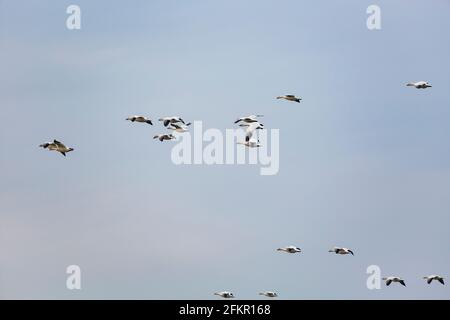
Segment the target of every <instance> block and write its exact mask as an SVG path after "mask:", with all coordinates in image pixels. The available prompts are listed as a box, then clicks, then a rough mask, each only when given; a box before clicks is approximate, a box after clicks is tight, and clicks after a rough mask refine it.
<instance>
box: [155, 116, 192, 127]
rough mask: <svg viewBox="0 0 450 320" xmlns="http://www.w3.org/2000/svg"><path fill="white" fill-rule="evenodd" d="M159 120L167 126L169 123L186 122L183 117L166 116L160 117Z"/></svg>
mask: <svg viewBox="0 0 450 320" xmlns="http://www.w3.org/2000/svg"><path fill="white" fill-rule="evenodd" d="M159 121H162V122H163V124H164V127H167V126H168V125H169V123H177V122H181V123H182V124H186V123H185V122H184V120H183V119H181V118H180V117H164V118H160V119H159Z"/></svg>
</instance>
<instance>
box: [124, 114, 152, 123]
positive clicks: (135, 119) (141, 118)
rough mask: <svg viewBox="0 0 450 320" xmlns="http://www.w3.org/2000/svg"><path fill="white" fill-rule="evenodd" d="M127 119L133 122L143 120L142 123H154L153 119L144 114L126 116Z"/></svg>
mask: <svg viewBox="0 0 450 320" xmlns="http://www.w3.org/2000/svg"><path fill="white" fill-rule="evenodd" d="M125 120H129V121H131V122H135V121H136V122H141V123H148V124H151V125H153V122H152V120H150V119H148V118H146V117H144V116H131V117H128V118H126V119H125Z"/></svg>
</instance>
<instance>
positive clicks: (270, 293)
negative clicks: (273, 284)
mask: <svg viewBox="0 0 450 320" xmlns="http://www.w3.org/2000/svg"><path fill="white" fill-rule="evenodd" d="M259 295H260V296H266V297H268V298H276V297H278V294H276V293H275V292H272V291H263V292H260V293H259Z"/></svg>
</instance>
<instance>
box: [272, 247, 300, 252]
mask: <svg viewBox="0 0 450 320" xmlns="http://www.w3.org/2000/svg"><path fill="white" fill-rule="evenodd" d="M277 251H283V252H287V253H297V252H302V249H300V248H299V247H296V246H287V247H282V248H278V249H277Z"/></svg>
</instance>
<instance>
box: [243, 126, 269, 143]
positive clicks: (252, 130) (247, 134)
mask: <svg viewBox="0 0 450 320" xmlns="http://www.w3.org/2000/svg"><path fill="white" fill-rule="evenodd" d="M240 126H242V127H247V129H245V142H249V141H250V139H251V138H252V136H253V134H254V133H255V131H256V130H258V129H264V126H263V125H262V124H261V123H259V122H252V123H250V124H249V125H248V126H247V125H245V124H244V125H242V124H241V125H240Z"/></svg>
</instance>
